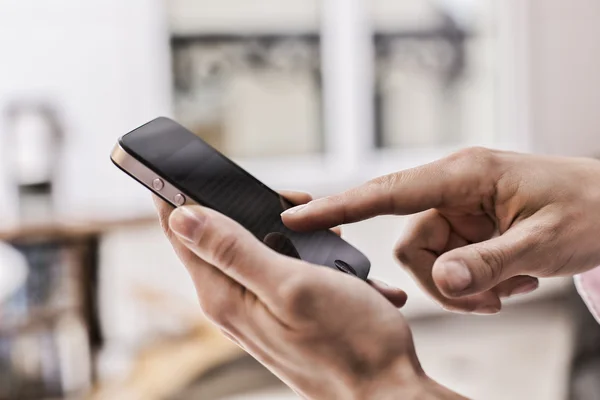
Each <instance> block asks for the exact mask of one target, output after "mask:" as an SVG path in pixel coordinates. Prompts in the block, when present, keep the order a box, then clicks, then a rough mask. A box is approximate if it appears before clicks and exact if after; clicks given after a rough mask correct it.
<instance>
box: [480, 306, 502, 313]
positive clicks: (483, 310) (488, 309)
mask: <svg viewBox="0 0 600 400" xmlns="http://www.w3.org/2000/svg"><path fill="white" fill-rule="evenodd" d="M499 311H500V308H499V307H497V306H485V307H481V308H477V309H476V310H475V311H474V312H473V313H474V314H479V315H490V314H497V313H498V312H499Z"/></svg>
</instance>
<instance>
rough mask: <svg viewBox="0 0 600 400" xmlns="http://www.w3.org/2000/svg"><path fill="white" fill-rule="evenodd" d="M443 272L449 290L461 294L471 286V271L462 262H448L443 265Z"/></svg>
mask: <svg viewBox="0 0 600 400" xmlns="http://www.w3.org/2000/svg"><path fill="white" fill-rule="evenodd" d="M442 271H443V272H444V277H445V280H446V285H447V289H448V291H450V292H453V293H459V292H462V291H463V290H465V289H467V288H468V287H469V285H471V281H472V280H473V277H472V276H471V271H469V268H467V266H466V265H465V264H463V263H462V262H460V261H448V262H446V263H444V264H442Z"/></svg>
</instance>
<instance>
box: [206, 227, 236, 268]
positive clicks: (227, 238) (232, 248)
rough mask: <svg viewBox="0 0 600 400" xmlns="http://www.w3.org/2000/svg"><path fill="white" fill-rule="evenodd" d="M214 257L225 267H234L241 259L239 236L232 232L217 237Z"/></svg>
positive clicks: (216, 261)
mask: <svg viewBox="0 0 600 400" xmlns="http://www.w3.org/2000/svg"><path fill="white" fill-rule="evenodd" d="M215 241H216V243H215V245H214V250H213V258H214V261H215V263H216V264H218V265H219V266H220V267H222V268H224V269H228V268H233V267H234V266H235V265H236V263H237V260H238V259H239V256H240V255H239V247H240V241H239V238H238V237H237V236H235V235H232V234H223V235H221V236H219V237H218V238H216V239H215Z"/></svg>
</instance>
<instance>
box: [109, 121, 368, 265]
mask: <svg viewBox="0 0 600 400" xmlns="http://www.w3.org/2000/svg"><path fill="white" fill-rule="evenodd" d="M121 146H122V147H123V148H124V149H125V150H126V151H127V152H129V153H130V154H131V155H133V156H134V157H136V158H137V159H138V160H139V161H140V162H142V163H144V164H145V165H146V166H147V167H148V168H150V169H152V170H153V171H155V172H156V173H157V175H159V176H161V177H162V178H164V179H166V180H167V181H169V183H171V184H172V185H173V186H175V187H176V188H178V189H179V190H181V191H182V192H183V193H184V194H186V195H187V196H190V197H191V198H192V199H193V200H195V201H196V202H197V203H199V204H202V205H204V206H206V207H209V208H212V209H214V210H216V211H218V212H220V213H222V214H224V215H227V216H228V217H230V218H232V219H233V220H235V221H237V222H238V223H240V224H241V225H242V226H244V227H245V228H246V229H247V230H249V231H250V232H252V233H253V234H254V235H255V236H256V237H257V238H258V239H259V240H261V241H263V242H264V243H265V244H267V245H268V246H270V247H272V248H274V249H275V250H277V251H279V252H281V253H283V254H286V255H289V256H294V257H299V258H302V259H304V260H308V261H312V262H317V261H318V262H320V263H321V264H322V265H329V266H333V264H334V261H335V258H336V257H335V256H336V255H335V254H332V252H336V251H338V252H339V250H340V246H343V247H347V248H346V249H345V250H344V253H348V252H349V251H350V252H352V251H354V252H356V253H358V254H360V255H361V256H362V254H361V253H360V252H358V250H356V249H354V248H353V247H352V246H350V245H349V244H347V243H346V242H344V241H343V240H342V239H340V238H339V237H337V236H336V235H334V234H333V233H331V232H330V231H316V232H309V233H300V232H294V231H292V230H290V229H288V228H287V227H286V226H285V225H284V224H283V222H282V220H281V216H280V214H281V212H283V211H284V210H286V209H288V208H290V207H292V206H293V204H292V203H290V202H289V201H288V200H287V199H285V198H283V197H282V196H280V195H279V194H277V193H276V192H275V191H273V190H271V189H270V188H268V187H267V186H266V185H264V184H263V183H262V182H260V181H259V180H257V179H256V178H254V177H253V176H252V175H250V174H249V173H247V172H246V171H245V170H243V169H242V168H241V167H239V166H237V165H236V164H235V163H233V162H232V161H231V160H229V159H228V158H227V157H225V156H224V155H222V154H221V153H219V152H218V151H217V150H215V149H214V148H213V147H211V146H210V145H208V144H207V143H206V142H204V141H203V140H202V139H200V138H199V137H198V136H196V135H195V134H193V133H192V132H190V131H188V130H187V129H185V128H184V127H182V126H181V125H179V124H177V123H176V122H174V121H172V120H170V119H167V118H158V119H155V120H153V121H151V122H150V123H148V124H146V125H143V126H141V127H140V128H138V129H136V130H134V131H132V132H130V133H129V134H127V135H125V136H123V137H122V138H121ZM350 249H351V250H350ZM356 257H357V255H356V254H353V257H352V258H356ZM346 258H348V257H346ZM362 258H364V259H366V258H365V257H364V256H362ZM346 262H351V261H350V260H347V261H346ZM367 262H368V260H367ZM362 263H363V264H364V261H363V262H362Z"/></svg>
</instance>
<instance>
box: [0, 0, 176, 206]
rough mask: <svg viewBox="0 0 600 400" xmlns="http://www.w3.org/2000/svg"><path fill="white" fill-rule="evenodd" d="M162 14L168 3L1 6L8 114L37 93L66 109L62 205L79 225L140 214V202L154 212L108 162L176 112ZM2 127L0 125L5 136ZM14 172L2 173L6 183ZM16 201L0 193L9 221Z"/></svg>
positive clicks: (1, 67)
mask: <svg viewBox="0 0 600 400" xmlns="http://www.w3.org/2000/svg"><path fill="white" fill-rule="evenodd" d="M161 8H162V2H161V1H159V0H128V1H126V2H123V1H119V0H86V1H85V2H80V1H77V0H46V1H43V2H40V1H34V0H0V71H1V73H0V109H2V108H3V107H5V106H6V104H7V103H8V102H9V101H11V100H12V99H14V98H15V97H27V96H30V95H32V96H41V97H43V98H51V99H54V100H55V101H56V102H57V103H58V104H57V105H58V106H60V107H61V113H62V115H61V116H62V117H63V121H64V122H65V128H66V133H67V149H66V155H65V158H64V159H63V162H64V164H63V165H62V167H63V174H62V179H61V184H60V187H59V193H60V195H61V201H60V204H59V206H60V211H61V212H63V213H67V212H68V213H69V215H70V216H71V218H89V217H99V216H101V215H102V214H106V213H111V212H112V210H113V209H115V207H116V206H120V207H118V210H119V211H120V212H121V213H129V212H134V211H135V210H136V209H137V207H136V206H137V205H138V203H140V202H142V203H141V204H143V205H144V207H145V208H146V210H148V209H150V204H149V200H148V196H147V194H146V193H144V192H143V190H142V189H140V188H138V187H137V185H135V184H134V183H133V182H131V181H130V180H129V179H127V178H126V177H125V176H122V174H121V173H119V172H118V171H117V170H116V168H115V167H113V166H112V165H111V163H110V161H109V158H108V157H109V153H110V150H111V147H112V145H113V144H114V143H115V142H116V138H117V137H118V136H119V135H121V134H123V133H126V132H127V131H128V130H130V129H132V128H134V127H136V126H138V125H140V124H141V123H144V122H146V121H147V120H148V119H150V118H153V117H155V116H157V115H160V114H167V115H168V114H170V107H171V98H170V90H171V89H170V76H169V74H170V65H169V56H168V35H167V29H166V22H165V21H163V18H164V13H162V12H161ZM2 129H3V127H2V121H0V137H2V133H3V132H2ZM0 146H2V143H0ZM6 172H7V171H6V169H5V168H0V176H5V175H6ZM4 180H5V179H4ZM2 181H3V179H2V178H0V190H1V191H2V193H6V191H7V189H6V182H4V186H2V185H3V183H2ZM12 200H14V199H10V197H9V198H8V199H7V196H0V217H6V216H7V214H9V211H10V207H9V206H10V204H9V202H10V201H12ZM144 207H142V208H144Z"/></svg>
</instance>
